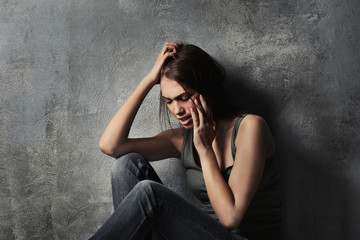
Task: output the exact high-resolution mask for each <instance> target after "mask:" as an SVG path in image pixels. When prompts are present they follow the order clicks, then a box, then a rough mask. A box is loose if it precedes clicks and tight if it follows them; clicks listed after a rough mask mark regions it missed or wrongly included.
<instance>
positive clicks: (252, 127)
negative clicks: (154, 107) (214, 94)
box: [193, 102, 274, 229]
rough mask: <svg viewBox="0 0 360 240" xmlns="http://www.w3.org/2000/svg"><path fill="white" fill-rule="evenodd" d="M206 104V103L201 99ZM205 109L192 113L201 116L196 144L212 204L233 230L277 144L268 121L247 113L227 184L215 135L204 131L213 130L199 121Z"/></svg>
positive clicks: (224, 223) (195, 131)
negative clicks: (215, 144)
mask: <svg viewBox="0 0 360 240" xmlns="http://www.w3.org/2000/svg"><path fill="white" fill-rule="evenodd" d="M204 105H205V106H206V103H204V102H202V106H204ZM201 108H202V107H201ZM206 112H207V111H206V107H205V108H204V111H203V113H201V110H200V111H197V113H198V114H197V115H195V114H194V116H193V119H194V118H195V119H194V121H196V119H198V122H199V124H198V125H197V126H195V125H196V124H194V145H195V147H196V149H197V151H198V154H199V158H200V162H201V167H202V171H203V175H204V180H205V185H206V189H207V192H208V195H209V198H210V202H211V205H212V207H213V208H214V210H215V213H216V215H217V217H218V218H219V221H220V223H221V224H222V225H224V226H225V227H227V228H229V229H233V228H235V227H237V226H238V225H239V224H240V222H241V220H242V218H243V216H244V214H245V212H246V209H247V207H248V205H249V203H250V201H251V199H252V197H253V196H254V194H255V192H256V190H257V187H258V185H259V182H260V180H261V177H262V173H263V169H264V165H265V161H266V158H267V157H268V156H269V155H270V154H272V153H273V151H274V143H273V140H272V137H271V134H270V131H269V129H268V127H267V125H266V122H265V121H264V120H263V119H262V118H261V117H259V116H256V115H247V116H246V117H245V118H244V119H243V120H242V123H241V124H240V126H239V131H238V135H237V138H236V141H235V145H236V148H237V151H236V156H235V162H234V166H233V168H232V171H231V175H230V178H229V184H227V183H226V182H225V180H224V178H223V176H222V173H221V170H220V168H219V165H218V163H217V160H216V156H215V153H214V151H213V149H212V147H211V142H212V139H211V135H212V134H209V133H205V132H211V129H210V128H209V127H206V126H205V125H206V124H205V123H203V126H201V124H200V122H201V121H203V120H200V119H201V115H203V114H206ZM204 126H205V127H204ZM206 135H207V136H206ZM209 136H210V138H209ZM206 139H207V140H206ZM209 140H211V141H209Z"/></svg>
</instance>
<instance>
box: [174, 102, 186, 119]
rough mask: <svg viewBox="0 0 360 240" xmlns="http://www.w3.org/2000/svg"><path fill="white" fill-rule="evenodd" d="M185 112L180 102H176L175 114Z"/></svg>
mask: <svg viewBox="0 0 360 240" xmlns="http://www.w3.org/2000/svg"><path fill="white" fill-rule="evenodd" d="M183 114H184V108H183V107H182V106H181V105H180V104H179V103H178V102H174V115H176V116H181V115H183Z"/></svg>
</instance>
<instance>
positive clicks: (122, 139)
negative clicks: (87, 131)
mask: <svg viewBox="0 0 360 240" xmlns="http://www.w3.org/2000/svg"><path fill="white" fill-rule="evenodd" d="M176 46H177V44H176V43H165V45H164V47H163V49H162V51H161V53H160V55H159V57H158V58H157V60H156V62H155V64H154V66H153V68H152V69H151V71H150V72H149V74H148V75H147V76H146V77H145V78H144V79H143V80H142V81H141V82H140V84H139V86H138V87H137V88H136V90H135V91H134V92H133V93H132V94H131V96H130V97H129V98H128V99H127V100H126V102H125V103H124V104H123V105H122V106H121V107H120V109H119V110H118V112H117V113H116V114H115V115H114V117H113V118H112V119H111V121H110V123H109V124H108V125H107V127H106V129H105V131H104V133H103V135H102V136H101V139H100V142H99V148H100V150H101V151H102V152H104V153H105V154H107V155H109V156H112V157H115V158H116V157H119V156H121V155H123V154H125V153H128V152H138V153H140V154H143V155H144V156H145V157H147V158H148V159H149V160H157V159H162V158H166V157H172V156H174V155H177V154H178V150H177V149H176V147H175V145H176V144H178V141H179V139H178V138H176V137H175V135H178V134H180V135H181V129H177V130H175V135H174V134H173V133H172V132H171V131H164V132H161V133H159V134H158V135H156V136H154V137H152V138H139V139H129V138H128V135H129V132H130V128H131V125H132V123H133V121H134V118H135V116H136V113H137V111H138V110H139V107H140V105H141V104H142V102H143V100H144V99H145V97H146V95H147V94H148V93H149V91H150V90H151V89H152V87H153V86H154V85H155V84H158V83H159V81H160V70H161V67H162V65H163V64H164V62H165V60H166V59H167V58H168V57H171V56H174V54H175V53H176ZM159 149H161V151H159Z"/></svg>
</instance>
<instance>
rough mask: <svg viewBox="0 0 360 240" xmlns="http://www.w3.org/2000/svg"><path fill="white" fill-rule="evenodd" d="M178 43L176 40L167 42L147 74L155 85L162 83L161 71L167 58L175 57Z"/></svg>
mask: <svg viewBox="0 0 360 240" xmlns="http://www.w3.org/2000/svg"><path fill="white" fill-rule="evenodd" d="M177 46H178V44H177V43H174V42H166V43H165V44H164V47H163V49H162V50H161V53H160V55H159V56H158V58H157V59H156V62H155V64H154V66H153V67H152V69H151V71H150V72H149V73H148V75H147V76H146V79H147V80H148V81H150V82H151V83H152V84H153V85H155V84H159V83H160V71H161V68H162V66H163V65H164V62H165V60H166V59H167V58H168V57H173V56H174V55H175V54H176V48H177Z"/></svg>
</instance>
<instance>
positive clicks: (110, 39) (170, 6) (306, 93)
mask: <svg viewBox="0 0 360 240" xmlns="http://www.w3.org/2000/svg"><path fill="white" fill-rule="evenodd" d="M359 9H360V1H358V0H348V1H341V0H303V1H300V0H288V1H285V0H242V1H238V0H234V1H230V0H225V1H215V0H207V1H203V0H201V1H182V0H179V1H176V0H172V1H170V0H169V1H167V0H163V1H161V0H146V1H134V0H102V1H89V0H62V1H59V0H26V1H25V0H23V1H21V0H0V86H1V88H0V114H1V117H0V134H1V137H0V148H1V149H0V156H1V162H0V179H1V181H0V189H1V192H0V195H1V211H0V238H1V239H9V240H11V239H87V238H88V237H89V236H90V235H91V234H92V233H94V232H95V231H96V230H97V228H98V227H99V226H100V225H101V224H102V223H103V222H104V221H105V219H106V218H107V217H108V216H109V215H110V214H111V212H112V199H111V188H110V178H109V176H110V173H109V172H110V168H111V165H112V163H113V161H114V160H113V159H112V158H110V157H107V156H105V155H104V154H102V153H100V151H99V150H98V141H99V138H100V136H101V134H102V132H103V130H104V128H105V126H106V124H107V123H108V122H109V120H110V119H111V117H112V115H113V114H114V113H115V112H116V111H117V109H118V108H119V107H120V106H121V104H122V103H123V102H124V101H125V99H126V98H127V97H128V96H129V94H130V93H131V91H132V90H134V89H135V87H136V86H137V84H138V83H139V81H140V80H141V79H142V78H143V77H144V76H145V75H146V74H147V72H148V71H149V70H150V69H151V67H152V64H153V62H154V60H155V59H156V57H157V55H158V53H159V51H160V50H161V48H162V45H163V43H164V42H165V41H183V42H189V43H194V44H196V45H198V46H200V47H202V48H203V49H205V50H206V51H208V52H209V53H211V54H212V55H213V56H214V57H215V58H216V59H218V60H219V61H220V62H221V63H222V64H223V65H224V66H225V67H226V69H227V71H228V78H229V82H228V88H229V90H230V93H231V96H232V98H233V101H234V103H236V104H238V106H242V107H244V108H247V109H249V111H254V112H258V113H259V114H261V115H263V116H264V117H266V119H267V120H268V122H269V124H270V126H271V129H272V131H273V134H274V137H275V139H276V142H277V150H278V151H277V156H278V158H280V162H281V175H282V189H283V191H282V194H283V197H284V223H283V227H284V237H283V239H299V240H300V239H301V240H303V239H346V240H348V239H354V240H355V239H359V237H360V228H359V227H358V225H359V222H360V204H359V202H360V187H359V186H360V174H359V172H360V161H359V155H360V151H359V144H360V134H359V132H360V124H359V121H360V107H359V104H360V81H359V80H360V79H359V76H360V67H359V64H360V57H359V56H360V55H359V53H360V46H359V39H360V30H359V24H358V23H359V22H360V10H359ZM158 92H159V89H158V88H156V89H153V90H152V91H151V92H150V94H149V96H148V97H147V98H146V100H145V102H144V105H143V106H142V107H141V109H140V111H139V114H138V116H137V118H136V119H135V123H134V126H133V129H132V132H131V136H133V137H137V136H151V135H153V134H155V133H157V131H159V129H160V125H159V124H158V121H157V118H158V117H157V105H158ZM149 124H150V125H151V126H150V127H149ZM154 165H155V167H156V169H157V170H158V171H159V173H160V175H161V177H162V178H163V179H164V181H165V183H166V184H167V185H168V186H169V187H171V188H173V189H174V190H175V191H178V192H180V193H182V194H185V196H187V197H190V195H189V194H188V193H187V190H186V188H185V187H184V184H183V171H182V169H181V167H180V163H179V161H178V160H177V159H168V160H164V161H160V162H157V163H155V164H154Z"/></svg>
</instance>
